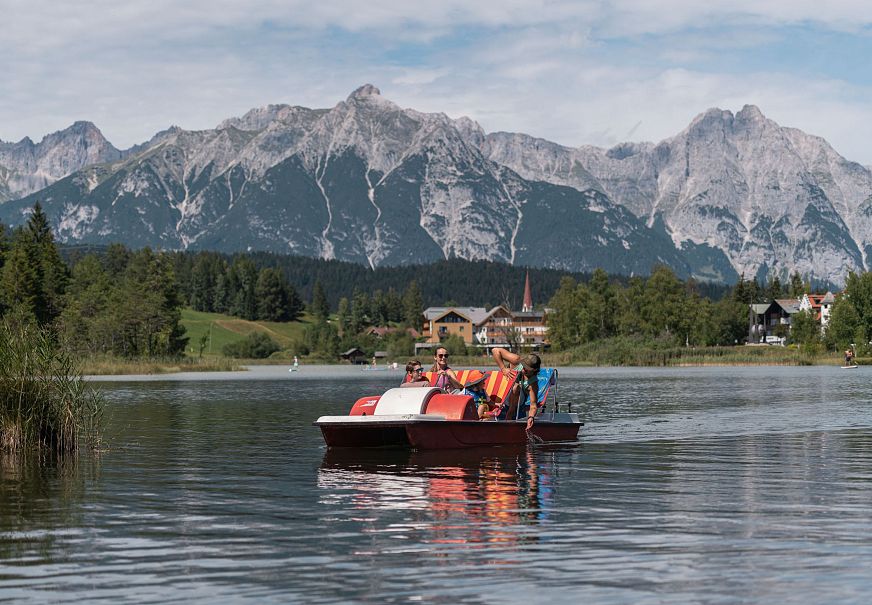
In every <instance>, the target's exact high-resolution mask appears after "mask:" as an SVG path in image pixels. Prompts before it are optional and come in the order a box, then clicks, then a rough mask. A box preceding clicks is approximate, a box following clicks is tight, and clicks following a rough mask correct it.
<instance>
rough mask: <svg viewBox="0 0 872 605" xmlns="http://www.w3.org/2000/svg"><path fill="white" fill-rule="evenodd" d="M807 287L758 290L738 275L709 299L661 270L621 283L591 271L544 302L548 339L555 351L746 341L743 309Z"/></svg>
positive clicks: (566, 281) (778, 285) (792, 283)
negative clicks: (597, 345) (599, 345)
mask: <svg viewBox="0 0 872 605" xmlns="http://www.w3.org/2000/svg"><path fill="white" fill-rule="evenodd" d="M809 287H810V286H809V284H808V283H807V282H804V281H803V280H802V278H801V277H800V276H799V274H797V273H794V275H792V276H791V278H790V280H789V282H788V283H786V284H782V282H781V281H780V280H779V279H778V278H773V279H772V280H770V281H769V282H768V283H766V284H765V285H761V284H759V283H758V282H757V281H756V280H746V279H745V278H744V276H742V278H741V279H740V281H739V283H737V284H736V285H735V286H733V287H732V288H731V289H730V290H728V293H727V295H726V296H724V297H722V298H720V299H719V300H712V299H711V298H709V297H707V296H705V295H704V294H703V292H702V290H701V288H700V287H699V284H697V283H695V282H694V280H688V281H681V280H680V279H678V278H677V277H676V276H675V274H674V273H673V272H672V271H671V270H670V269H668V268H666V267H663V266H660V267H657V268H655V270H654V271H653V272H652V274H651V276H650V277H647V278H642V277H633V278H630V279H629V280H627V281H626V283H625V284H624V283H619V282H615V281H612V280H610V279H609V276H608V275H607V274H606V273H605V272H604V271H602V270H597V271H595V272H594V273H593V275H592V276H591V278H590V280H589V281H588V282H586V283H584V282H577V281H576V280H574V279H573V278H571V277H564V278H563V279H562V280H561V282H560V287H559V288H558V290H557V292H556V293H555V295H554V297H553V298H552V299H551V301H550V306H551V307H552V308H553V309H554V312H553V313H551V314H549V315H548V319H547V321H548V326H549V335H550V338H551V344H552V346H553V347H554V348H555V349H556V350H563V349H569V348H572V347H576V346H579V345H583V344H585V343H589V342H594V341H598V340H604V339H609V338H615V337H632V338H636V339H640V340H647V341H649V342H653V341H659V342H660V343H662V344H664V345H668V346H675V345H681V346H684V345H689V346H714V345H733V344H737V343H742V342H744V341H745V339H746V338H747V336H748V326H749V306H748V305H749V304H751V303H754V302H764V301H771V300H773V299H775V298H785V297H793V298H798V297H800V296H802V294H803V293H805V292H807V291H808V288H809Z"/></svg>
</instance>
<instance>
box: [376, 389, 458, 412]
mask: <svg viewBox="0 0 872 605" xmlns="http://www.w3.org/2000/svg"><path fill="white" fill-rule="evenodd" d="M441 392H442V391H440V390H439V389H434V388H429V389H426V388H420V389H402V388H396V389H388V390H387V391H385V394H384V395H382V396H381V398H379V400H378V406H376V408H375V411H374V412H373V413H372V415H373V416H394V415H405V414H423V413H424V409H425V408H426V407H427V402H428V401H430V398H431V397H433V395H436V394H437V393H441Z"/></svg>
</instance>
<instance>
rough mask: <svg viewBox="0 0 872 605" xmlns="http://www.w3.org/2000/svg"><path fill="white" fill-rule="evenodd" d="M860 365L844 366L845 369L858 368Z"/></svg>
mask: <svg viewBox="0 0 872 605" xmlns="http://www.w3.org/2000/svg"><path fill="white" fill-rule="evenodd" d="M858 367H860V366H842V369H843V370H856V369H857V368H858Z"/></svg>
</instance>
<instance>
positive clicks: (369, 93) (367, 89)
mask: <svg viewBox="0 0 872 605" xmlns="http://www.w3.org/2000/svg"><path fill="white" fill-rule="evenodd" d="M373 96H375V97H380V96H381V91H380V90H379V89H378V88H376V87H375V86H373V85H372V84H364V85H363V86H361V87H360V88H358V89H357V90H355V91H354V92H352V93H351V94H350V95H348V100H349V101H351V100H353V99H363V98H366V97H373Z"/></svg>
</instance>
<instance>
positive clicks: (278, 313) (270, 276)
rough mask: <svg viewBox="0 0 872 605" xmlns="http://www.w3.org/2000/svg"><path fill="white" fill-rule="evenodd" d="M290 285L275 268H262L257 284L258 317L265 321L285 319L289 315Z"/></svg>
mask: <svg viewBox="0 0 872 605" xmlns="http://www.w3.org/2000/svg"><path fill="white" fill-rule="evenodd" d="M287 288H288V285H287V282H286V281H285V279H284V276H283V275H282V274H281V273H279V272H278V271H277V270H275V269H261V270H260V273H259V275H258V277H257V285H256V286H255V297H256V299H257V318H258V319H260V320H264V321H285V320H286V319H287V317H288V309H287V305H288V291H287Z"/></svg>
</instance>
